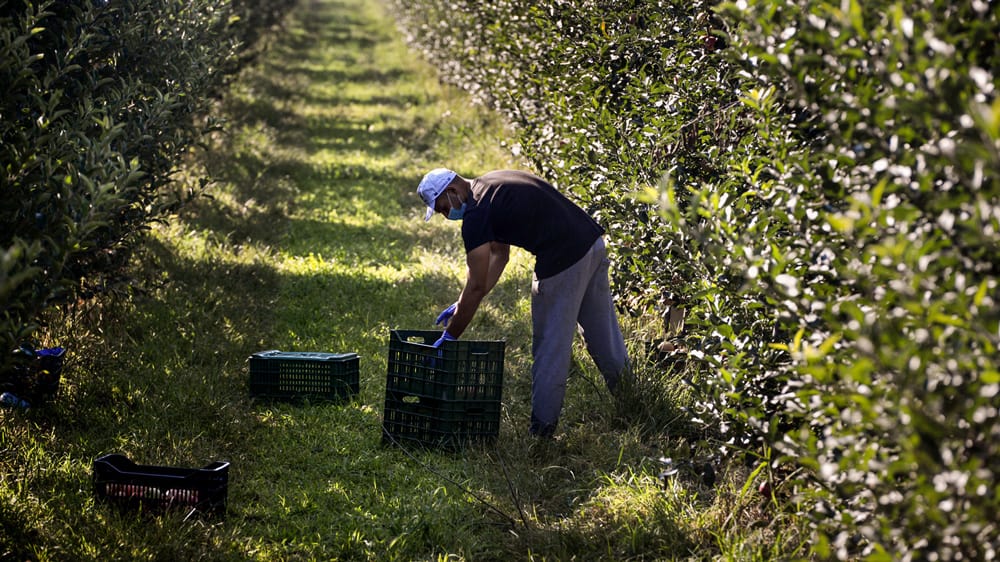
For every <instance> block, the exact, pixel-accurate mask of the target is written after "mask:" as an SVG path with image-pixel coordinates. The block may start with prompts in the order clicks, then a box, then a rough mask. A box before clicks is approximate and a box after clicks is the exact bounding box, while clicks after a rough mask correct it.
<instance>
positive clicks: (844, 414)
mask: <svg viewBox="0 0 1000 562" xmlns="http://www.w3.org/2000/svg"><path fill="white" fill-rule="evenodd" d="M393 6H394V11H395V13H396V14H397V18H398V20H399V24H400V29H401V30H402V32H403V33H404V34H405V35H406V36H407V39H408V40H409V41H410V42H411V44H413V45H414V46H416V47H417V48H419V49H420V50H422V52H423V53H424V54H425V55H426V57H427V58H428V59H429V60H430V61H432V62H433V63H435V64H436V65H437V66H438V68H439V69H440V72H441V75H442V77H443V79H445V80H447V81H450V82H453V83H455V84H457V85H459V86H461V87H463V88H466V89H467V90H469V91H470V92H472V93H473V94H474V95H476V96H478V98H479V99H481V100H482V101H483V102H485V103H488V104H490V105H491V106H492V107H494V108H496V109H497V110H499V111H501V112H502V113H504V114H505V115H506V116H507V117H508V118H509V119H510V120H511V122H512V123H514V124H515V125H517V126H518V133H517V134H518V142H517V143H516V144H514V145H513V146H512V147H511V148H512V150H513V151H514V152H515V153H519V154H521V155H523V156H524V157H525V158H526V159H528V161H530V163H531V164H532V166H533V167H534V168H536V170H537V171H538V172H540V173H542V174H543V175H545V176H547V177H548V178H550V179H552V180H553V181H555V182H556V183H557V184H558V185H559V186H560V187H561V188H562V189H564V190H565V191H566V192H567V193H569V194H570V195H571V196H572V197H574V198H575V199H576V200H577V201H578V202H580V203H581V204H582V205H583V206H585V207H587V208H588V209H590V210H591V211H592V212H594V213H595V215H597V216H598V218H599V220H600V221H601V223H602V224H604V226H605V227H607V228H608V229H609V232H610V240H611V242H612V243H613V252H614V258H615V260H614V262H615V264H616V271H615V289H616V294H617V297H618V300H619V304H620V306H621V307H622V309H623V310H625V311H627V312H628V313H630V314H633V315H637V316H638V315H644V314H649V313H650V312H651V311H656V312H657V313H658V314H663V315H666V314H668V312H669V310H670V309H674V310H676V309H677V308H678V307H683V308H684V309H685V310H686V311H687V314H688V324H687V327H686V329H685V333H684V334H683V343H684V345H686V347H687V362H686V368H685V369H686V370H685V375H686V376H687V377H688V378H689V380H691V382H692V383H693V384H694V385H696V386H697V388H698V389H700V390H701V391H702V393H703V394H702V395H703V399H704V400H703V404H704V408H703V410H702V411H699V412H697V413H696V415H697V417H698V419H700V420H701V421H703V422H705V423H706V426H714V427H719V428H721V429H720V430H719V433H720V434H719V436H718V437H719V438H720V441H721V442H724V443H725V444H726V446H727V447H728V448H729V450H730V451H732V450H735V449H743V450H745V451H747V452H750V453H751V454H752V455H757V456H758V457H759V459H760V467H761V469H762V470H761V471H760V472H759V473H755V478H765V477H766V478H767V482H765V483H764V487H763V489H764V490H768V491H769V493H770V494H771V499H772V503H773V506H774V508H775V509H776V510H777V511H778V513H779V514H785V515H787V516H788V517H789V520H790V521H794V522H798V523H801V524H804V525H806V526H807V527H808V528H809V529H810V533H809V534H808V535H807V538H806V539H805V543H806V544H805V545H806V548H807V552H808V553H809V555H810V556H812V557H819V558H838V559H857V558H870V559H888V558H890V557H891V558H893V559H897V558H898V559H928V560H931V559H941V560H960V559H994V558H996V557H997V556H998V550H1000V539H998V537H1000V528H998V524H997V521H1000V513H998V506H1000V491H998V490H1000V482H998V481H997V475H998V474H1000V439H998V438H1000V421H998V412H997V404H998V402H997V395H998V393H1000V367H998V349H997V348H998V345H1000V307H998V305H997V301H996V295H997V288H998V287H997V285H998V273H1000V271H998V270H1000V265H998V264H1000V260H998V256H1000V99H998V82H997V76H998V72H1000V68H998V67H1000V47H998V43H997V38H998V37H1000V15H998V13H1000V9H998V5H997V2H996V1H987V0H975V1H972V2H962V3H954V4H953V3H949V2H940V1H933V0H916V1H914V2H893V1H888V0H873V1H869V2H859V1H857V0H843V1H836V2H830V1H819V0H795V1H793V2H786V1H784V0H782V1H778V0H760V1H754V2H750V1H747V0H739V1H737V2H734V3H725V4H720V3H718V2H713V1H704V0H695V1H693V2H690V1H689V2H678V1H672V0H582V1H575V2H569V1H567V0H542V1H536V0H530V1H529V0H496V1H494V2H489V3H480V2H476V1H473V0H449V1H448V2H443V1H438V0H405V1H404V0H395V1H394V2H393ZM467 172H470V173H475V172H478V171H473V170H470V171H467ZM664 333H665V330H664ZM665 335H669V334H668V333H665ZM757 484H758V482H754V486H756V485H757Z"/></svg>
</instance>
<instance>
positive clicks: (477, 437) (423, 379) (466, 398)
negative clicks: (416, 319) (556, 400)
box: [382, 330, 504, 447]
mask: <svg viewBox="0 0 1000 562" xmlns="http://www.w3.org/2000/svg"><path fill="white" fill-rule="evenodd" d="M439 337H441V332H440V331H436V330H393V331H391V332H390V334H389V358H388V368H387V376H386V394H385V396H386V399H385V410H384V413H383V421H382V437H383V441H384V442H387V443H393V442H396V443H410V444H414V443H415V444H420V445H428V446H445V447H458V446H461V445H463V444H465V443H467V442H470V441H487V440H492V439H493V438H495V437H496V436H497V434H498V433H499V430H500V398H501V391H502V388H503V364H504V342H503V341H475V340H458V341H447V342H444V343H442V345H441V346H440V347H439V348H435V347H434V346H433V343H434V342H435V341H436V340H437V339H438V338H439Z"/></svg>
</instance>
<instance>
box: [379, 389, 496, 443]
mask: <svg viewBox="0 0 1000 562" xmlns="http://www.w3.org/2000/svg"><path fill="white" fill-rule="evenodd" d="M499 433H500V402H499V401H498V400H496V401H494V400H484V401H448V400H433V399H430V398H423V397H420V396H414V395H408V394H404V393H397V392H387V393H386V399H385V412H384V415H383V418H382V441H383V443H386V444H394V445H418V446H428V447H441V448H446V449H459V448H461V447H463V446H465V445H467V444H470V443H489V442H492V441H494V440H495V439H496V437H497V435H499Z"/></svg>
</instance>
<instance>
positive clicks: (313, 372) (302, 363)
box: [250, 350, 359, 401]
mask: <svg viewBox="0 0 1000 562" xmlns="http://www.w3.org/2000/svg"><path fill="white" fill-rule="evenodd" d="M358 363H359V361H358V354H357V353H318V352H297V351H278V350H271V351H261V352H259V353H254V354H253V355H251V356H250V396H253V397H257V398H269V399H275V400H299V399H304V398H311V399H321V400H334V401H343V400H348V399H350V398H351V397H352V396H355V395H357V394H358V391H359V381H358Z"/></svg>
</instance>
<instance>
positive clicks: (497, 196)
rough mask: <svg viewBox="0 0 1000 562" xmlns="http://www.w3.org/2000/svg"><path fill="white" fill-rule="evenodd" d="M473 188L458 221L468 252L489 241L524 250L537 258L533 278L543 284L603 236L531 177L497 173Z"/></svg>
mask: <svg viewBox="0 0 1000 562" xmlns="http://www.w3.org/2000/svg"><path fill="white" fill-rule="evenodd" d="M471 183H472V196H471V200H470V201H469V202H468V205H467V206H466V209H465V216H464V217H463V219H462V239H463V241H464V242H465V251H466V252H469V251H472V250H473V249H475V248H478V247H479V246H482V245H483V244H485V243H487V242H500V243H502V244H510V245H512V246H517V247H519V248H524V249H525V250H528V251H529V252H531V253H532V254H534V256H535V275H536V276H537V277H538V278H539V279H544V278H546V277H551V276H553V275H555V274H557V273H559V272H561V271H563V270H564V269H566V268H567V267H569V266H571V265H573V264H574V263H576V262H577V261H578V260H579V259H580V258H582V257H583V256H584V254H586V253H587V251H588V250H589V249H590V247H591V246H593V244H594V242H595V241H596V240H597V239H598V237H600V236H601V235H603V234H604V229H603V228H601V226H600V225H599V224H597V221H595V220H594V219H593V218H592V217H591V216H590V215H588V214H587V213H586V212H585V211H584V210H583V209H581V208H580V207H578V206H576V205H575V204H574V203H573V202H572V201H570V200H569V199H567V198H566V197H565V196H564V195H563V194H561V193H559V192H558V191H556V189H555V188H554V187H552V185H551V184H549V183H548V182H546V181H545V180H543V179H541V178H539V177H537V176H535V175H532V174H529V173H527V172H520V171H515V170H500V171H496V172H489V173H487V174H484V175H482V176H480V177H478V178H475V179H473V180H471Z"/></svg>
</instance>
